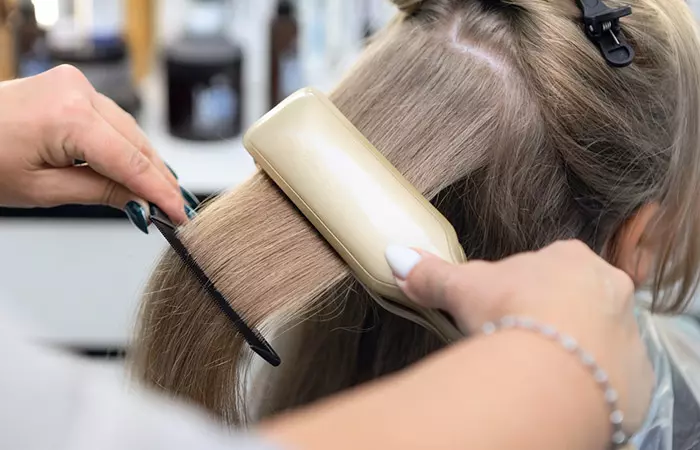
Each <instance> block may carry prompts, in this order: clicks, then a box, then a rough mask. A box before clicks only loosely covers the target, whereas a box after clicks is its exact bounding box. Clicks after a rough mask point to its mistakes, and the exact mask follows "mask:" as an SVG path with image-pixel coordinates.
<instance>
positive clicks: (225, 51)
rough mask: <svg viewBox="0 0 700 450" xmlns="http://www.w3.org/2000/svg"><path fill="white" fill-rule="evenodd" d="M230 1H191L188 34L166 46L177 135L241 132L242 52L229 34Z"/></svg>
mask: <svg viewBox="0 0 700 450" xmlns="http://www.w3.org/2000/svg"><path fill="white" fill-rule="evenodd" d="M226 3H227V2H226V1H225V0H224V1H222V0H192V1H191V2H190V9H189V11H188V15H187V20H186V23H185V30H184V33H183V35H182V36H181V37H180V38H179V39H178V40H176V41H175V42H174V43H173V44H172V45H170V46H169V48H168V49H167V53H166V71H167V92H168V105H167V110H168V127H169V130H170V133H171V134H172V135H174V136H176V137H180V138H183V139H189V140H196V141H214V140H223V139H230V138H233V137H235V136H238V135H239V134H240V133H241V128H242V111H243V108H242V92H241V90H242V80H241V77H242V66H243V53H242V51H241V49H240V47H239V46H238V45H237V44H236V43H234V42H233V41H232V40H231V39H229V37H228V35H227V33H226V23H227V22H228V20H227V17H226V16H227V14H226V13H227V8H226V6H227V5H226Z"/></svg>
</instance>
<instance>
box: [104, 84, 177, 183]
mask: <svg viewBox="0 0 700 450" xmlns="http://www.w3.org/2000/svg"><path fill="white" fill-rule="evenodd" d="M91 101H92V105H93V107H94V108H95V110H96V111H97V112H98V113H99V114H100V115H101V116H102V117H103V118H104V119H105V120H106V121H107V122H108V123H109V124H110V125H112V127H113V128H114V129H115V130H117V132H119V133H121V135H122V136H124V137H125V138H126V139H127V140H128V141H129V142H131V144H132V145H133V146H134V147H136V148H137V149H139V150H140V151H141V153H143V154H144V155H145V156H146V157H147V158H148V159H149V160H150V161H151V162H152V163H153V165H155V166H156V168H157V169H158V171H159V172H160V173H161V175H163V177H164V178H165V179H166V180H167V181H168V182H169V183H170V184H172V185H173V186H174V187H178V181H177V178H176V177H175V173H174V172H173V171H172V170H170V168H169V167H168V166H167V165H166V164H165V162H164V161H163V160H162V159H161V158H160V156H159V155H158V153H157V152H156V151H155V149H154V148H153V146H152V145H151V143H150V141H149V140H148V138H147V137H146V135H145V134H144V132H143V130H141V128H140V127H139V126H138V124H137V123H136V120H135V119H134V118H133V117H132V116H131V115H130V114H129V113H127V112H126V111H124V110H123V109H121V108H120V107H119V106H118V105H117V104H116V103H115V102H114V101H113V100H112V99H110V98H108V97H105V96H104V95H102V94H100V93H99V92H95V93H94V94H93V97H92V99H91Z"/></svg>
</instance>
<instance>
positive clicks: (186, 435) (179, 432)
mask: <svg viewBox="0 0 700 450" xmlns="http://www.w3.org/2000/svg"><path fill="white" fill-rule="evenodd" d="M23 335H24V334H23V333H22V330H19V329H18V328H17V326H16V325H15V324H14V323H11V322H9V321H8V317H7V315H6V314H3V312H2V311H0V449H7V450H20V449H21V450H47V449H51V450H117V449H118V450H124V449H129V450H156V449H164V450H165V449H167V450H192V449H198V450H280V449H279V448H275V447H273V446H270V445H267V444H265V443H263V442H261V441H259V440H257V439H255V438H254V437H252V436H247V435H236V434H233V433H231V432H227V431H226V430H224V429H223V428H221V427H217V426H216V425H215V422H214V421H213V420H211V419H209V418H208V417H206V416H205V415H204V414H203V413H200V412H198V411H196V410H194V409H192V410H190V409H188V408H186V407H184V406H183V405H178V404H175V403H173V402H171V401H169V400H165V399H163V398H160V397H157V396H156V395H155V394H151V393H147V392H143V391H140V390H137V389H134V388H129V389H127V388H126V387H125V386H124V385H123V384H122V383H120V382H119V380H118V379H117V378H115V377H114V376H113V374H111V373H110V372H109V371H106V370H105V369H104V367H102V366H100V365H96V364H94V363H91V362H90V361H84V360H81V359H78V358H74V357H70V356H68V355H66V354H63V353H60V352H57V351H54V350H50V349H48V348H46V347H42V346H40V345H37V344H34V343H32V342H30V341H28V340H27V339H23V338H22V337H23Z"/></svg>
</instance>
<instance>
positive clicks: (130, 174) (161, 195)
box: [64, 111, 187, 223]
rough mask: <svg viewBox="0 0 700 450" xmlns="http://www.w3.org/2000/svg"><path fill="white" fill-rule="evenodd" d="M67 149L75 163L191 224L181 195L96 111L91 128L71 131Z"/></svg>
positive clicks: (176, 220) (176, 218)
mask: <svg viewBox="0 0 700 450" xmlns="http://www.w3.org/2000/svg"><path fill="white" fill-rule="evenodd" d="M64 150H65V151H66V153H68V157H69V158H70V159H71V161H72V160H73V159H80V160H83V161H86V162H87V163H88V164H89V165H90V168H92V169H93V170H95V171H96V172H98V173H100V174H102V175H104V176H105V177H107V178H109V179H111V180H113V181H115V182H117V183H118V184H121V185H122V186H124V187H125V188H126V189H128V190H130V191H131V192H133V193H134V194H136V196H137V197H140V198H143V199H145V200H146V201H148V202H151V203H155V204H156V205H158V206H159V207H160V208H161V209H162V210H163V211H164V212H165V213H166V214H167V215H168V216H169V217H170V218H171V219H172V220H173V221H175V222H179V223H184V222H186V221H187V215H186V214H185V210H184V199H183V198H182V196H181V195H180V192H179V191H178V190H176V188H175V187H173V185H172V184H170V183H169V182H167V181H166V179H165V177H163V176H162V175H161V173H160V171H159V170H158V169H157V168H156V167H155V165H153V163H152V162H151V161H150V160H149V159H148V158H147V157H146V156H145V155H144V154H143V153H141V151H139V149H138V148H136V147H135V146H134V145H132V144H131V142H129V141H128V140H127V139H126V138H125V137H124V136H122V135H121V134H120V133H119V132H117V131H116V130H115V129H114V128H113V127H112V126H111V125H110V124H109V123H107V122H106V121H105V120H104V119H103V118H102V116H100V115H99V114H98V113H97V112H96V111H95V112H94V114H91V116H90V117H89V118H88V120H87V126H85V127H84V128H78V129H75V130H71V133H69V138H68V140H67V141H66V142H65V144H64Z"/></svg>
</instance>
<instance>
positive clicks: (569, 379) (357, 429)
mask: <svg viewBox="0 0 700 450" xmlns="http://www.w3.org/2000/svg"><path fill="white" fill-rule="evenodd" d="M387 259H388V260H389V262H390V264H391V265H392V267H393V268H394V271H395V274H396V275H397V278H399V279H401V280H403V281H402V284H403V287H404V290H405V292H406V293H407V294H408V296H409V297H411V298H412V299H413V300H414V301H416V302H418V303H421V304H422V305H424V306H428V307H432V308H440V309H444V310H446V311H449V312H450V313H451V314H452V315H453V317H455V319H456V320H457V322H458V324H459V326H460V327H461V328H462V330H463V331H464V332H465V333H466V334H468V335H471V334H474V335H475V337H473V338H472V339H469V340H466V341H464V342H462V343H457V344H455V345H453V346H452V347H451V349H449V350H447V351H445V352H442V353H440V354H438V355H435V356H434V357H432V358H428V359H427V360H426V361H424V362H423V363H422V364H420V365H419V366H417V367H416V368H414V369H412V370H409V371H406V372H404V373H402V374H398V375H396V376H393V377H391V378H388V379H385V380H384V381H382V382H379V383H376V384H374V385H371V386H368V387H365V388H361V389H360V390H358V391H357V392H354V393H352V394H349V395H346V396H345V397H340V398H337V399H334V400H330V401H327V402H325V403H323V404H321V405H318V406H316V407H312V408H309V409H307V410H306V412H304V413H301V414H297V415H293V416H289V417H287V418H281V419H279V420H278V421H276V422H273V423H271V424H269V425H268V428H267V429H266V432H267V433H268V435H269V436H270V437H272V438H273V439H276V440H277V441H278V442H280V443H286V444H290V443H291V444H296V448H299V449H305V450H315V449H318V450H320V449H326V448H330V447H329V446H328V443H329V442H333V443H334V444H333V446H332V448H334V449H337V450H343V449H348V450H349V449H358V448H401V449H402V450H408V449H426V448H430V449H432V450H440V449H445V450H447V449H450V450H452V449H469V450H494V449H518V450H550V449H551V450H561V449H567V450H578V449H580V450H595V449H599V450H604V449H607V448H610V443H611V437H612V433H613V427H612V425H611V419H610V417H609V416H610V409H609V408H608V406H607V404H606V401H605V399H604V394H603V391H602V390H601V388H600V387H599V385H598V384H597V383H596V381H595V380H594V378H593V375H592V374H591V373H590V372H589V371H588V370H587V369H586V368H585V367H584V365H583V364H582V363H581V362H580V360H579V359H578V357H577V356H576V355H575V354H571V353H569V352H567V351H566V350H564V348H563V347H562V346H560V345H558V344H557V343H556V342H554V341H552V340H550V339H547V338H546V337H544V336H541V335H538V334H537V333H536V332H533V331H528V330H518V329H511V330H507V331H500V332H496V333H494V334H491V335H482V334H480V330H481V327H482V325H483V324H485V323H489V322H495V321H498V320H499V319H501V318H502V317H504V316H522V317H529V318H532V319H534V320H535V321H537V322H540V323H543V324H548V325H551V326H553V327H555V328H556V329H557V330H559V331H560V332H562V333H566V334H568V335H571V336H573V337H575V338H576V339H577V340H578V344H579V345H580V348H582V349H584V350H585V351H587V352H589V353H590V354H591V355H593V356H594V357H595V358H596V360H597V362H598V364H599V365H600V366H601V367H602V368H604V369H605V370H606V371H607V373H608V374H609V377H610V381H611V384H612V386H614V387H615V388H616V389H617V393H618V396H619V400H618V404H619V407H620V409H621V410H622V411H623V412H624V415H625V416H624V429H625V431H626V432H627V433H633V432H634V431H636V430H637V429H638V427H639V426H640V425H641V424H642V422H643V419H644V417H645V414H646V410H647V405H648V403H649V399H650V396H651V390H652V385H653V372H652V368H651V366H650V363H649V362H648V360H647V357H646V351H645V348H644V346H643V344H642V342H641V340H640V337H639V334H638V330H637V326H636V322H635V319H634V316H633V312H632V303H633V300H632V297H633V286H632V282H631V281H630V279H629V278H628V277H627V276H626V275H625V274H624V273H622V272H620V271H618V270H617V269H615V268H613V267H611V266H610V265H608V264H607V263H605V262H604V261H603V260H601V259H600V258H599V257H597V256H596V255H594V254H593V253H592V252H591V251H590V250H589V249H588V248H586V247H585V246H584V245H583V244H581V243H579V242H566V243H557V244H554V245H552V246H550V247H548V248H546V249H544V250H542V251H540V252H537V253H531V254H524V255H519V256H515V257H513V258H510V259H507V260H504V261H502V262H498V263H483V262H473V263H469V264H466V265H463V266H454V265H451V264H448V263H445V262H443V261H441V260H439V259H437V258H435V257H433V256H430V255H419V254H417V253H416V252H413V251H411V250H409V249H400V248H399V249H390V250H388V251H387Z"/></svg>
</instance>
